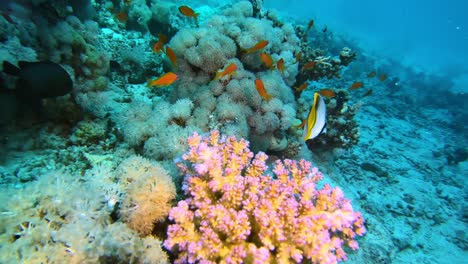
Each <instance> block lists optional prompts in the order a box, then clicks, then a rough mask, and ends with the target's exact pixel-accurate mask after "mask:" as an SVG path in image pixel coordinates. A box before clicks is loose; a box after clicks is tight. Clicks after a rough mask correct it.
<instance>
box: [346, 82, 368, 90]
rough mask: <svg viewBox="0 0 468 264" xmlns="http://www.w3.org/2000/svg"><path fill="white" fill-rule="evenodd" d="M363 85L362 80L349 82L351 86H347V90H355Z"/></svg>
mask: <svg viewBox="0 0 468 264" xmlns="http://www.w3.org/2000/svg"><path fill="white" fill-rule="evenodd" d="M363 86H364V83H363V82H355V83H353V84H351V86H350V87H349V88H348V90H350V91H352V90H356V89H358V88H361V87H363Z"/></svg>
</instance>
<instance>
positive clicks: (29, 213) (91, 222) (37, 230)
mask: <svg viewBox="0 0 468 264" xmlns="http://www.w3.org/2000/svg"><path fill="white" fill-rule="evenodd" d="M113 177H114V175H113V173H111V171H110V170H109V169H103V167H101V168H99V167H95V168H94V169H93V170H90V171H88V173H87V175H86V176H85V178H84V179H85V181H83V179H79V178H78V177H74V176H73V175H69V174H66V173H63V172H60V171H55V172H52V173H49V174H47V175H43V176H42V177H41V178H40V180H39V181H37V182H35V183H31V184H28V185H27V186H26V187H25V188H24V189H19V190H18V189H17V188H16V189H14V188H8V189H7V188H5V189H3V190H2V193H1V196H2V197H1V198H2V201H3V202H2V205H1V206H0V211H1V215H0V218H1V221H0V230H1V231H0V242H1V243H2V247H0V262H2V263H25V262H35V263H36V262H38V263H98V262H100V261H103V260H107V261H109V262H113V263H168V259H167V256H166V254H165V253H164V252H163V251H162V250H161V247H160V246H159V244H160V243H161V242H160V240H159V239H158V238H155V237H151V236H148V237H146V238H140V237H139V236H138V234H137V233H136V232H135V231H133V230H131V229H129V228H128V227H127V226H126V225H125V224H123V223H122V222H120V221H117V222H116V221H114V220H113V219H112V218H111V213H112V207H110V206H109V203H108V202H106V199H108V198H109V197H114V198H115V196H113V195H112V194H118V191H117V189H118V188H116V186H115V183H113V182H112V181H111V180H110V179H112V178H113ZM112 189H113V191H112ZM83 194H86V195H83ZM109 195H110V196H109Z"/></svg>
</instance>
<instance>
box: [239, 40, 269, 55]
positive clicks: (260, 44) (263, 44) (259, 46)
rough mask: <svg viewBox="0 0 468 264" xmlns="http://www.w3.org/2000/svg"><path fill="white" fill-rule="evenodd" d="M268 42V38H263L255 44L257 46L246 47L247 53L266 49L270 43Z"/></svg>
mask: <svg viewBox="0 0 468 264" xmlns="http://www.w3.org/2000/svg"><path fill="white" fill-rule="evenodd" d="M268 43H269V42H268V40H261V41H259V42H258V43H257V44H255V46H253V47H251V48H248V49H246V50H245V53H246V54H249V53H252V52H255V51H257V50H261V49H264V48H265V47H266V46H267V45H268Z"/></svg>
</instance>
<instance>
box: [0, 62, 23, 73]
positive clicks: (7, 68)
mask: <svg viewBox="0 0 468 264" xmlns="http://www.w3.org/2000/svg"><path fill="white" fill-rule="evenodd" d="M3 72H4V73H6V74H10V75H18V74H19V72H20V68H18V67H16V66H15V65H13V64H11V63H9V62H8V61H4V62H3Z"/></svg>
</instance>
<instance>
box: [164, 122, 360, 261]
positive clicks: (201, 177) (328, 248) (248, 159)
mask: <svg viewBox="0 0 468 264" xmlns="http://www.w3.org/2000/svg"><path fill="white" fill-rule="evenodd" d="M188 144H189V146H190V149H189V151H188V152H186V153H185V155H184V156H183V158H184V160H185V161H186V162H185V163H179V166H180V168H181V169H182V171H183V172H184V173H185V176H186V181H185V184H184V189H185V192H186V194H187V195H188V198H187V199H185V200H183V201H180V202H179V203H178V206H177V207H174V208H173V209H171V211H170V214H169V218H170V219H171V220H172V221H174V224H172V225H170V226H169V229H168V238H167V240H165V241H164V246H165V247H166V248H168V249H169V250H171V251H172V252H174V253H176V254H177V257H178V258H177V260H176V263H187V262H188V263H196V262H216V261H219V260H224V261H226V262H229V263H242V262H250V261H255V263H270V262H271V261H273V260H274V261H277V262H279V263H286V262H296V263H301V262H303V261H305V260H310V261H312V262H314V263H336V262H338V261H340V260H345V259H346V253H345V251H344V250H343V247H344V246H349V247H351V248H353V249H355V250H356V249H357V248H358V244H357V242H356V240H355V236H356V235H363V234H364V233H365V228H364V226H363V218H362V216H361V214H360V213H359V212H355V211H354V210H353V208H352V206H351V202H350V201H349V200H347V199H345V198H344V194H343V192H342V191H341V190H340V189H339V188H332V187H330V185H328V184H325V185H324V187H323V188H322V189H320V188H318V186H317V183H318V182H319V181H320V180H321V179H322V175H321V173H320V172H318V171H317V169H316V168H312V167H311V164H310V163H309V162H307V161H305V160H301V161H299V162H297V161H294V160H284V161H281V160H277V161H276V163H275V166H274V168H273V173H274V175H269V174H267V175H265V173H266V172H267V170H268V167H267V165H266V160H267V159H268V156H267V155H266V154H264V153H262V152H259V153H258V154H256V155H255V157H254V154H253V153H252V152H251V151H250V150H249V148H248V145H249V143H248V142H247V141H245V140H236V139H235V137H233V136H231V137H226V136H221V135H220V134H219V132H218V131H212V132H211V133H210V135H209V136H207V137H201V136H200V135H198V134H196V133H195V134H194V135H193V136H192V137H190V138H189V140H188Z"/></svg>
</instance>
